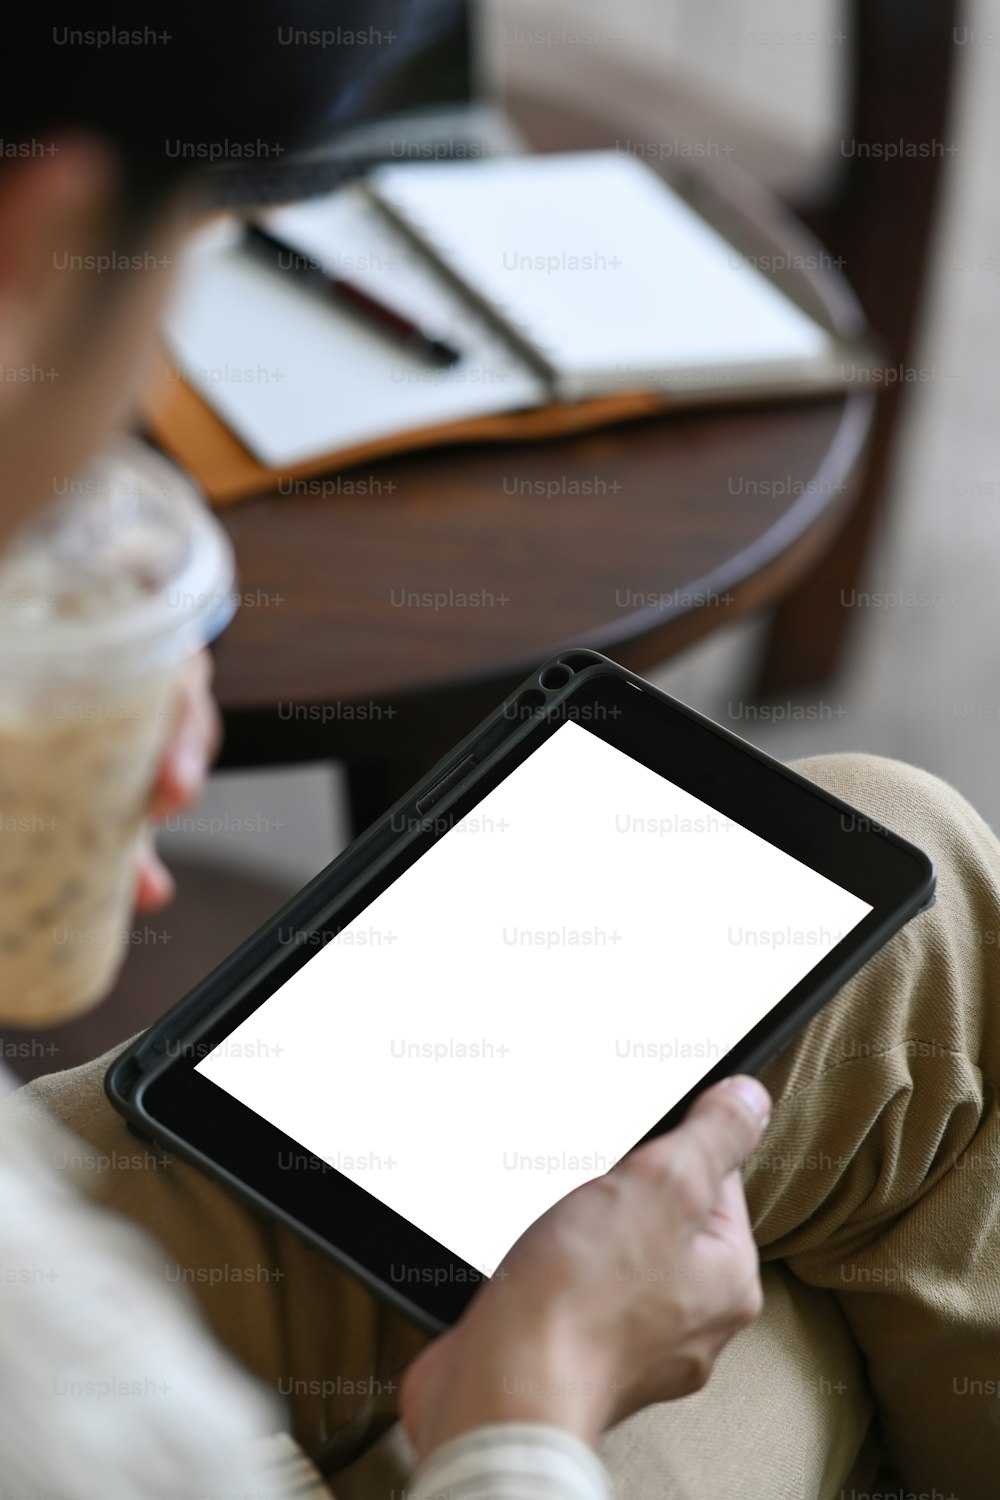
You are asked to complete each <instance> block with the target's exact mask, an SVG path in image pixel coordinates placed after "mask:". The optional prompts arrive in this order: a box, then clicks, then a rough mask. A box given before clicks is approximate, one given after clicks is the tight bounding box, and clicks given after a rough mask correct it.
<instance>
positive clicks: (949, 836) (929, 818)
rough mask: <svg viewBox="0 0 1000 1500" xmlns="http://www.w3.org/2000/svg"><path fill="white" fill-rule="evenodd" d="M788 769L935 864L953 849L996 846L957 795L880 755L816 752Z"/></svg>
mask: <svg viewBox="0 0 1000 1500" xmlns="http://www.w3.org/2000/svg"><path fill="white" fill-rule="evenodd" d="M792 769H793V770H795V771H797V772H798V773H799V774H800V775H802V776H805V777H806V778H807V779H808V780H809V781H814V782H816V783H817V785H819V786H822V787H823V788H825V790H827V791H829V792H832V793H833V794H834V796H837V797H840V798H842V799H843V801H845V802H849V803H850V804H851V805H852V807H856V808H857V809H858V811H859V812H861V813H862V814H864V815H865V816H866V817H867V818H868V819H870V820H871V823H872V824H873V825H876V826H880V827H885V828H887V829H888V830H889V831H890V832H892V833H897V834H900V835H901V836H902V837H903V838H906V839H909V840H910V842H911V843H914V844H917V845H919V846H920V847H922V848H925V849H927V850H928V852H929V853H930V854H931V855H932V856H933V857H934V858H935V860H936V861H937V862H939V863H940V861H941V860H942V858H946V857H947V856H948V854H949V853H951V852H953V851H956V850H958V851H964V850H971V849H974V848H976V847H978V848H980V849H981V850H982V849H983V848H984V847H985V845H989V846H990V855H989V856H987V857H988V858H990V862H992V858H991V856H992V854H993V851H994V850H995V848H996V846H995V841H994V839H993V835H992V833H991V832H990V830H989V829H988V827H987V826H986V824H985V823H984V822H983V820H982V818H980V816H979V814H978V813H977V812H976V811H975V809H974V808H973V807H972V806H971V805H970V804H969V803H968V802H967V801H966V800H965V798H964V797H963V796H962V794H961V793H960V792H958V791H956V789H955V788H954V787H953V786H949V784H948V783H947V782H946V781H942V780H941V778H940V777H938V776H935V775H933V774H932V773H931V772H930V771H924V770H921V769H920V768H919V767H917V766H911V765H908V764H907V763H906V762H905V761H900V760H890V759H888V758H887V757H885V756H881V755H862V754H848V755H815V756H810V757H809V758H808V759H806V760H800V761H795V762H793V765H792Z"/></svg>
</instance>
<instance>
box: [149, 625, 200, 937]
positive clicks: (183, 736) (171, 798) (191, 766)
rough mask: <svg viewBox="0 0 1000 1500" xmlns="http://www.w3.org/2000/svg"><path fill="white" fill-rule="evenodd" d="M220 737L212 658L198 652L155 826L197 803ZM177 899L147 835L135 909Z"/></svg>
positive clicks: (162, 779)
mask: <svg viewBox="0 0 1000 1500" xmlns="http://www.w3.org/2000/svg"><path fill="white" fill-rule="evenodd" d="M220 737H221V725H220V719H219V711H218V709H217V708H216V706H215V700H214V699H213V697H212V658H211V656H210V655H209V653H208V652H207V651H199V652H198V654H197V656H193V657H192V658H191V660H190V662H189V663H188V664H187V665H186V667H185V669H184V676H183V680H182V682H181V691H180V702H179V704H178V709H177V717H176V720H175V722H174V727H173V731H172V733H171V736H170V741H169V743H168V745H167V748H166V750H165V751H164V754H163V759H162V760H161V762H160V768H159V771H158V773H157V777H156V782H155V784H154V786H153V791H152V794H151V798H150V805H149V818H150V819H151V821H153V822H160V821H162V820H163V819H164V818H167V817H170V815H171V814H172V813H177V812H181V811H183V809H184V808H185V807H190V806H191V804H192V802H195V801H197V799H198V797H199V796H200V794H201V790H202V787H203V786H204V784H205V777H206V775H207V774H208V767H209V765H210V764H211V762H212V760H213V758H214V756H215V753H216V751H217V750H218V748H219V740H220ZM173 894H174V881H173V876H172V875H171V874H170V871H169V870H168V869H167V867H166V865H165V864H163V862H162V860H161V859H160V857H159V855H158V854H157V852H156V849H155V847H154V844H153V838H152V834H149V835H148V836H147V838H146V841H145V843H144V846H143V849H142V853H141V855H140V859H139V870H138V879H137V883H136V895H135V904H136V908H137V910H138V911H143V912H150V911H159V909H160V908H161V907H162V906H166V904H167V902H168V901H169V900H170V898H171V897H172V896H173Z"/></svg>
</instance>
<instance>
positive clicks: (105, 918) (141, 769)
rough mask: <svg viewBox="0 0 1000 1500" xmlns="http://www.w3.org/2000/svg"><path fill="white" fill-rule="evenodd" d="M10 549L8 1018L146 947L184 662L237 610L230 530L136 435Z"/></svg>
mask: <svg viewBox="0 0 1000 1500" xmlns="http://www.w3.org/2000/svg"><path fill="white" fill-rule="evenodd" d="M62 488H63V489H64V490H65V493H64V494H59V495H57V496H56V497H55V499H54V501H53V503H52V504H51V505H50V506H49V507H48V508H47V509H46V511H45V512H44V513H42V514H40V516H39V518H38V519H37V520H36V521H33V522H32V523H31V524H30V525H29V526H28V527H26V528H24V529H22V530H21V531H20V532H19V533H17V535H16V536H15V537H14V539H13V540H12V541H11V543H10V544H9V546H8V547H7V548H6V549H5V550H4V552H3V553H2V554H0V1019H5V1018H6V1017H8V1016H10V1017H11V1018H12V1019H13V1018H15V1017H16V1018H17V1020H18V1021H19V1023H20V1024H22V1025H23V1024H29V1025H30V1024H31V1022H32V1020H36V1021H38V1022H40V1023H42V1022H54V1021H63V1020H68V1019H70V1018H71V1017H72V1016H74V1015H75V1014H77V1013H78V1012H80V1011H82V1010H85V1009H86V1008H87V1007H88V1006H90V1005H92V1004H93V1003H94V1002H95V1001H96V1000H98V999H99V998H100V997H101V996H102V995H103V994H104V992H105V991H106V990H107V989H109V987H110V986H111V984H112V982H113V980H114V977H115V975H116V973H117V971H118V968H119V966H120V964H121V963H122V960H123V959H124V957H125V954H126V953H127V951H128V948H129V946H130V943H131V941H132V936H133V935H132V905H133V899H134V895H135V883H136V871H137V862H138V855H139V851H140V847H141V844H142V840H143V836H144V832H145V828H144V824H145V813H146V808H147V804H148V800H149V794H150V790H151V787H152V784H153V782H154V780H155V777H156V772H157V769H158V765H159V762H160V759H161V756H162V754H163V751H164V749H165V747H166V743H167V741H168V738H169V737H170V734H171V731H172V729H173V726H174V722H175V718H176V714H177V711H178V707H179V703H178V693H179V688H180V681H181V674H182V671H183V666H184V663H185V661H186V660H187V659H188V658H189V657H190V656H191V655H192V653H194V652H196V651H198V650H199V649H200V648H201V647H202V646H204V645H205V644H206V642H208V641H209V640H210V639H211V638H212V637H213V636H214V635H215V634H217V632H218V631H219V630H220V629H221V628H222V627H223V626H224V625H225V624H226V623H227V622H228V620H229V618H230V616H231V614H232V612H233V605H234V596H233V592H232V590H233V558H232V551H231V548H230V544H229V541H228V538H227V537H226V534H225V532H224V531H223V530H222V528H221V527H220V526H219V524H218V523H217V522H216V521H215V519H214V518H213V517H212V515H211V513H210V512H209V511H208V509H207V508H206V507H205V505H204V504H203V503H202V501H201V500H200V498H199V497H198V495H197V494H196V492H195V491H194V490H193V488H192V487H191V486H190V485H189V484H188V483H187V482H186V481H185V480H184V479H183V477H182V476H181V475H180V474H179V473H178V472H177V471H176V470H175V469H174V468H173V467H172V466H171V465H170V464H169V463H167V461H166V460H165V459H161V458H160V457H158V455H156V454H155V453H153V452H152V451H151V450H149V449H147V448H145V447H144V446H143V445H142V444H140V443H138V442H124V443H121V444H120V445H118V447H116V449H115V450H114V452H113V453H112V454H111V455H109V456H108V457H106V458H103V459H102V460H100V461H99V462H98V463H96V464H95V465H94V467H93V468H92V469H91V470H90V471H89V472H88V473H87V474H85V475H82V476H80V478H78V479H75V480H72V481H67V482H66V484H65V485H64V486H62Z"/></svg>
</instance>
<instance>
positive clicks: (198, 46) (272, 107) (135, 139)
mask: <svg viewBox="0 0 1000 1500" xmlns="http://www.w3.org/2000/svg"><path fill="white" fill-rule="evenodd" d="M440 5H441V0H243V3H234V0H176V3H173V4H171V5H169V6H163V7H162V11H161V14H162V19H161V16H160V15H156V14H154V7H152V6H148V5H143V4H141V3H139V4H136V5H134V6H130V7H128V8H127V19H125V20H122V19H121V18H120V14H115V12H116V11H119V9H120V10H121V11H125V10H126V7H124V6H123V7H120V8H119V7H112V6H106V5H104V4H101V3H100V0H87V4H86V6H82V7H80V10H81V11H82V12H83V14H84V15H85V17H86V19H85V20H84V21H82V22H81V23H80V24H79V25H75V24H69V23H67V22H65V20H64V19H63V18H64V16H65V15H66V13H67V11H72V9H73V7H71V6H65V5H60V6H58V7H56V6H53V5H51V4H48V3H46V0H8V4H7V5H6V6H5V13H4V18H3V44H2V49H0V167H2V164H3V161H4V159H7V158H12V157H17V156H26V155H29V154H32V153H41V152H43V151H45V150H46V149H51V142H52V139H53V137H54V136H56V135H57V134H58V133H59V132H60V131H62V130H66V129H72V128H81V127H82V128H84V129H89V130H93V131H95V132H96V133H98V134H99V135H101V136H102V137H104V138H106V139H108V140H110V141H111V142H112V144H113V145H114V147H115V149H116V152H117V154H118V157H119V159H120V161H121V162H122V164H123V169H124V191H123V197H124V199H125V203H124V204H123V207H125V208H126V209H127V214H128V218H129V219H130V220H131V221H132V222H133V223H134V222H135V221H136V220H137V219H139V218H141V217H144V216H145V214H146V213H147V212H148V211H149V209H151V208H152V207H153V206H154V205H155V204H156V203H158V202H159V201H160V200H161V199H162V198H163V197H164V196H165V195H166V194H167V193H168V192H169V191H170V190H171V189H172V188H173V187H175V186H176V185H178V184H179V182H180V181H181V180H182V179H183V178H185V177H190V176H192V175H194V174H195V173H197V172H198V171H204V169H205V168H209V169H210V171H209V174H208V175H209V176H211V169H212V168H214V169H215V171H216V172H217V173H218V174H219V175H220V176H221V175H223V174H225V175H228V176H232V175H233V174H232V173H231V172H230V170H229V169H231V168H236V169H237V171H236V174H235V175H236V176H237V177H238V178H239V179H240V180H241V181H242V182H243V183H244V185H245V191H244V196H248V197H252V196H253V191H252V183H253V175H254V173H253V168H254V163H255V161H259V163H260V165H261V166H262V167H265V168H266V169H267V172H268V175H269V176H271V177H273V175H274V169H275V164H276V162H277V163H280V162H281V161H282V160H283V159H284V158H286V157H289V156H290V155H291V154H292V153H294V152H295V150H296V149H297V148H300V147H302V146H306V145H308V144H309V143H310V142H311V141H313V140H315V139H316V138H318V137H319V136H321V135H323V134H324V133H327V134H328V133H330V132H331V131H332V130H334V129H335V128H337V127H338V126H341V125H347V124H350V123H351V121H352V119H354V118H356V117H357V116H358V115H359V114H360V113H361V112H362V110H363V103H364V97H365V94H366V92H367V90H368V88H369V87H370V85H371V83H372V82H373V80H374V79H375V77H376V76H377V75H378V74H379V73H380V72H382V71H383V70H385V69H386V68H389V67H392V66H395V65H396V63H397V62H399V61H401V60H402V57H403V55H404V54H405V53H407V52H408V51H409V50H410V49H411V47H412V44H413V42H414V39H415V36H416V35H417V34H418V32H419V30H420V27H421V25H422V24H423V21H422V12H426V11H431V12H433V11H434V10H435V9H437V10H439V9H440ZM157 9H159V8H157ZM229 196H230V197H232V194H231V193H230V194H229Z"/></svg>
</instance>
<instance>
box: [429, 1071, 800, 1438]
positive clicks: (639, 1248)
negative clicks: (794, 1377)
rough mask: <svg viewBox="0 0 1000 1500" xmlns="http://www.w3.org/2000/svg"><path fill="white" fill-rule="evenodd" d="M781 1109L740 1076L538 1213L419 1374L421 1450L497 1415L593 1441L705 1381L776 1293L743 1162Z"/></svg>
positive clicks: (431, 1348)
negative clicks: (749, 1203) (765, 1274)
mask: <svg viewBox="0 0 1000 1500" xmlns="http://www.w3.org/2000/svg"><path fill="white" fill-rule="evenodd" d="M769 1110H770V1100H769V1098H768V1095H767V1092H766V1090H765V1089H764V1087H763V1085H761V1084H759V1083H758V1082H757V1081H756V1080H755V1079H752V1078H739V1079H727V1080H725V1081H724V1082H723V1083H721V1084H718V1085H716V1086H715V1087H713V1088H711V1089H709V1090H707V1091H706V1092H705V1093H704V1094H702V1095H701V1096H700V1098H699V1099H697V1100H696V1102H695V1103H694V1105H692V1107H691V1109H690V1111H689V1112H688V1114H687V1116H686V1117H685V1119H684V1121H683V1123H682V1124H681V1125H680V1126H679V1127H678V1128H677V1129H676V1130H672V1131H670V1132H669V1133H668V1134H666V1135H663V1136H659V1137H658V1138H657V1139H656V1140H653V1141H650V1142H649V1143H648V1144H647V1145H645V1146H642V1147H641V1148H639V1149H638V1150H636V1151H634V1152H633V1153H632V1154H631V1155H629V1156H627V1157H626V1158H625V1159H624V1160H623V1161H621V1162H619V1163H618V1165H617V1166H616V1167H615V1168H614V1169H613V1170H612V1171H610V1172H608V1173H607V1174H606V1175H605V1176H603V1177H598V1178H596V1179H595V1180H594V1181H592V1182H588V1183H585V1184H584V1185H583V1186H581V1187H579V1188H577V1189H576V1190H575V1191H574V1192H572V1193H570V1194H569V1195H568V1196H567V1197H566V1198H563V1199H562V1201H561V1202H559V1203H557V1204H556V1205H555V1207H554V1208H552V1209H550V1210H549V1212H548V1213H546V1214H545V1215H543V1217H542V1218H540V1219H539V1220H538V1221H537V1223H535V1224H533V1225H532V1227H531V1228H530V1229H529V1230H528V1231H527V1233H526V1234H524V1235H523V1236H522V1237H521V1239H520V1240H518V1242H517V1244H516V1245H515V1246H514V1247H513V1249H512V1250H511V1251H510V1253H509V1255H508V1256H507V1257H506V1259H505V1261H504V1263H503V1265H502V1266H501V1267H500V1269H499V1270H498V1272H497V1273H496V1274H495V1275H494V1276H493V1277H492V1279H491V1280H490V1281H488V1282H486V1283H485V1285H484V1286H483V1288H482V1290H481V1291H480V1292H479V1293H478V1294H477V1295H476V1297H475V1298H474V1299H473V1301H472V1302H471V1303H470V1305H469V1307H468V1308H467V1310H466V1312H465V1314H464V1315H463V1317H462V1318H461V1320H460V1321H459V1322H458V1323H457V1324H456V1325H455V1327H454V1328H452V1329H449V1331H448V1332H447V1333H445V1334H443V1335H442V1336H441V1337H440V1338H439V1339H437V1340H436V1341H435V1342H434V1343H433V1344H431V1345H430V1346H429V1347H428V1348H427V1349H426V1350H425V1351H424V1352H423V1353H422V1354H421V1355H420V1356H419V1357H418V1358H417V1359H416V1360H415V1361H414V1363H413V1364H412V1365H411V1366H410V1368H409V1369H408V1371H407V1373H406V1376H405V1378H404V1380H403V1385H402V1393H401V1406H402V1416H403V1421H404V1423H405V1425H406V1428H407V1430H408V1432H409V1434H410V1437H411V1439H412V1440H413V1442H414V1444H415V1446H416V1449H417V1452H418V1454H419V1456H420V1457H421V1458H425V1457H426V1456H427V1455H428V1454H429V1453H430V1452H431V1451H432V1450H433V1449H435V1448H437V1447H439V1446H440V1445H441V1444H442V1443H444V1442H447V1441H448V1440H449V1439H450V1438H453V1437H457V1436H458V1435H459V1434H460V1433H462V1432H466V1431H469V1430H470V1429H471V1428H473V1427H477V1426H479V1425H481V1424H483V1423H487V1422H505V1421H534V1422H546V1423H551V1424H553V1425H555V1426H560V1427H563V1428H564V1429H565V1430H566V1431H568V1432H572V1433H575V1434H576V1435H577V1436H578V1437H580V1438H582V1439H583V1440H584V1441H586V1442H589V1443H594V1442H595V1441H596V1439H597V1438H598V1436H599V1435H600V1433H601V1432H602V1431H604V1429H605V1428H606V1427H608V1426H610V1425H612V1424H613V1423H614V1422H617V1421H620V1420H621V1419H622V1418H623V1417H626V1416H628V1415H630V1414H631V1413H632V1412H634V1411H638V1410H639V1409H640V1408H641V1407H643V1406H648V1405H650V1404H652V1403H653V1402H657V1401H669V1400H672V1399H673V1398H675V1397H678V1396H687V1395H690V1394H691V1393H692V1392H693V1391H697V1390H700V1389H701V1387H702V1386H703V1385H704V1384H705V1382H706V1381H707V1379H708V1377H709V1375H710V1374H711V1371H712V1367H713V1365H714V1363H715V1360H716V1358H717V1356H718V1354H719V1352H720V1350H721V1349H722V1348H723V1346H724V1345H725V1344H726V1343H727V1342H728V1340H729V1339H730V1338H731V1337H732V1335H733V1334H734V1333H736V1332H737V1331H738V1330H739V1329H740V1328H743V1327H744V1326H745V1325H746V1324H747V1323H750V1322H752V1321H753V1319H754V1318H755V1317H756V1316H757V1314H758V1313H759V1311H760V1309H761V1305H762V1293H761V1286H760V1275H759V1265H758V1258H757V1251H756V1248H755V1246H754V1242H753V1236H752V1234H751V1231H750V1223H749V1218H748V1215H747V1209H746V1202H745V1200H744V1197H743V1186H742V1182H741V1179H740V1175H739V1168H740V1166H741V1165H742V1164H743V1163H744V1162H745V1161H746V1160H747V1159H748V1158H749V1156H750V1155H751V1154H752V1152H753V1151H754V1149H755V1147H756V1145H757V1143H758V1141H759V1139H760V1136H761V1134H762V1132H763V1129H764V1126H765V1125H766V1123H767V1118H768V1114H769Z"/></svg>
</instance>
